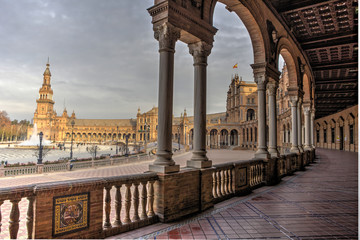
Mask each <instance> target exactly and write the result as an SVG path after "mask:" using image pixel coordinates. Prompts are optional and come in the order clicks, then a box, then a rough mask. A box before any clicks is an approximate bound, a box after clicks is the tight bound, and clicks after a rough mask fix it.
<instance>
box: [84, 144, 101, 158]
mask: <svg viewBox="0 0 360 240" xmlns="http://www.w3.org/2000/svg"><path fill="white" fill-rule="evenodd" d="M99 150H100V148H99V147H98V146H96V145H94V146H91V147H87V148H86V151H88V153H90V155H91V157H92V159H95V158H96V153H97V151H99Z"/></svg>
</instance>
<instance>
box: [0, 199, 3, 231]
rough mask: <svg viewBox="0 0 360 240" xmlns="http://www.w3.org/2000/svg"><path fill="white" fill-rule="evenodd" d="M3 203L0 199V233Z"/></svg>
mask: <svg viewBox="0 0 360 240" xmlns="http://www.w3.org/2000/svg"><path fill="white" fill-rule="evenodd" d="M3 203H4V201H0V233H1V226H2V223H1V221H2V217H1V205H2V204H3Z"/></svg>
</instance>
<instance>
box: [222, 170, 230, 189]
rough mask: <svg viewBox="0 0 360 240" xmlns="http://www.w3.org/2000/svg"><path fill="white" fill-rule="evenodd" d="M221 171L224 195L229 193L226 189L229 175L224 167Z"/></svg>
mask: <svg viewBox="0 0 360 240" xmlns="http://www.w3.org/2000/svg"><path fill="white" fill-rule="evenodd" d="M222 172H223V175H224V192H225V195H228V194H229V190H228V181H229V177H228V174H227V170H226V169H224V170H223V171H222Z"/></svg>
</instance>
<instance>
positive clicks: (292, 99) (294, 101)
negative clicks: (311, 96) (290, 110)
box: [290, 96, 298, 107]
mask: <svg viewBox="0 0 360 240" xmlns="http://www.w3.org/2000/svg"><path fill="white" fill-rule="evenodd" d="M297 103H298V96H290V104H291V106H292V107H296V106H297Z"/></svg>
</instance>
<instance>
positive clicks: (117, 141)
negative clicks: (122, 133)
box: [116, 126, 119, 155]
mask: <svg viewBox="0 0 360 240" xmlns="http://www.w3.org/2000/svg"><path fill="white" fill-rule="evenodd" d="M118 154H119V126H116V155H118Z"/></svg>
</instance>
